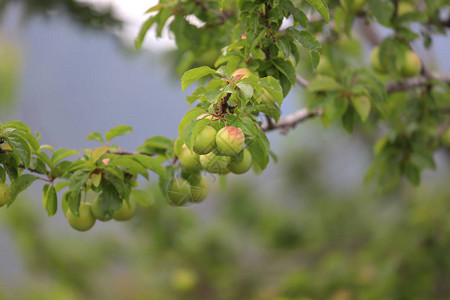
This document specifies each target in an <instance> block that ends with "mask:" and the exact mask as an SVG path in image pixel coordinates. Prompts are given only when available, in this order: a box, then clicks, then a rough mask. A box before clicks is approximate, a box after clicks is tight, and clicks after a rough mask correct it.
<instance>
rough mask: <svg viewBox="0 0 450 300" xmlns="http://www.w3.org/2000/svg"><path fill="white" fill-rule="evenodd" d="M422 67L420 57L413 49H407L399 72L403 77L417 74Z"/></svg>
mask: <svg viewBox="0 0 450 300" xmlns="http://www.w3.org/2000/svg"><path fill="white" fill-rule="evenodd" d="M421 69H422V63H421V61H420V57H419V56H418V55H417V54H416V53H414V51H411V50H408V52H406V55H405V61H404V64H403V66H402V69H401V73H402V75H403V76H405V77H412V76H417V75H419V74H420V70H421Z"/></svg>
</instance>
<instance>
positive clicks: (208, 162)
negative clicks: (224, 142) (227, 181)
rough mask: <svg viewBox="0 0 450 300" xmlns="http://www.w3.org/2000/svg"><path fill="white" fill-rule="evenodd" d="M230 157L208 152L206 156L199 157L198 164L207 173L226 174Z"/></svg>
mask: <svg viewBox="0 0 450 300" xmlns="http://www.w3.org/2000/svg"><path fill="white" fill-rule="evenodd" d="M230 161H231V157H229V156H222V155H216V154H215V153H214V152H210V153H208V154H206V155H200V163H201V164H202V167H203V168H204V169H205V170H206V171H208V172H209V173H216V174H226V173H228V172H229V171H230V169H229V166H230Z"/></svg>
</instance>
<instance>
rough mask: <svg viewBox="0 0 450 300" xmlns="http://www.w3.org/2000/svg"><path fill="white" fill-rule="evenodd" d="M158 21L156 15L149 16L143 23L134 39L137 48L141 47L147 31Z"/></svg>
mask: <svg viewBox="0 0 450 300" xmlns="http://www.w3.org/2000/svg"><path fill="white" fill-rule="evenodd" d="M155 21H156V16H151V17H149V18H148V19H147V20H146V21H145V22H144V23H142V25H141V29H140V30H139V33H138V36H137V37H136V39H135V40H134V45H135V47H136V49H141V46H142V42H143V41H144V38H145V36H146V34H147V31H148V30H149V29H150V27H152V25H153V23H155Z"/></svg>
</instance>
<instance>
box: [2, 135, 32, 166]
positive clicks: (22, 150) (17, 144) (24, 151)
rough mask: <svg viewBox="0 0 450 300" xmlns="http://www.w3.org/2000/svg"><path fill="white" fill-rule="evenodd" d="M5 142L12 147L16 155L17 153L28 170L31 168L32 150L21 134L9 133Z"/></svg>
mask: <svg viewBox="0 0 450 300" xmlns="http://www.w3.org/2000/svg"><path fill="white" fill-rule="evenodd" d="M5 140H6V141H7V142H8V144H9V145H10V146H11V148H12V150H13V151H14V153H16V154H17V155H18V156H19V158H20V160H21V161H22V163H23V165H24V166H25V168H26V169H28V168H29V167H30V162H31V149H30V145H29V144H28V142H27V141H26V140H25V139H24V138H23V137H22V136H21V135H19V134H16V133H8V134H7V135H5Z"/></svg>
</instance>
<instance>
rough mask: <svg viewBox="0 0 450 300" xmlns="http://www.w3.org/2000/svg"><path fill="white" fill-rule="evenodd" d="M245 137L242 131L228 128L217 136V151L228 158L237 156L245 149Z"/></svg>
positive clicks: (231, 127)
mask: <svg viewBox="0 0 450 300" xmlns="http://www.w3.org/2000/svg"><path fill="white" fill-rule="evenodd" d="M244 142H245V136H244V133H243V132H242V130H240V129H239V128H236V127H233V126H226V127H224V128H222V129H220V130H219V132H218V133H217V135H216V146H217V150H218V151H219V152H220V153H221V154H223V155H228V156H235V155H237V154H238V153H239V152H241V150H242V148H243V147H244Z"/></svg>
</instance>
